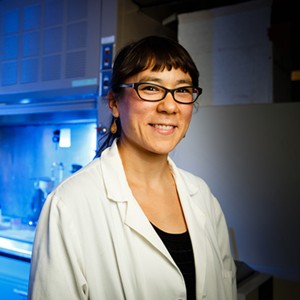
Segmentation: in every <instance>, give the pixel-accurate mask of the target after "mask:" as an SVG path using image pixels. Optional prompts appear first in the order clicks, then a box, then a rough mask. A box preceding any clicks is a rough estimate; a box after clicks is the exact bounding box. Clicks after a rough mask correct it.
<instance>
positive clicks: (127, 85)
mask: <svg viewBox="0 0 300 300" xmlns="http://www.w3.org/2000/svg"><path fill="white" fill-rule="evenodd" d="M141 84H149V85H153V86H157V87H159V88H161V89H163V90H165V93H164V95H163V96H162V98H161V99H158V100H148V99H144V98H142V97H141V96H140V94H139V91H138V87H139V86H140V85H141ZM119 88H132V89H134V90H135V91H136V93H137V95H138V96H139V97H140V99H142V100H143V101H147V102H159V101H161V100H163V99H165V97H166V96H167V94H168V93H171V95H172V97H173V100H174V101H175V102H177V103H180V104H193V103H195V102H196V101H197V99H198V98H199V96H200V95H201V94H202V88H200V87H195V86H192V85H188V86H181V87H178V88H175V89H168V88H166V87H164V86H161V85H159V84H155V83H150V82H134V83H123V84H120V85H119ZM184 88H193V89H196V90H197V91H198V95H197V97H196V98H195V99H193V101H192V102H182V101H178V100H176V99H175V97H174V92H175V91H177V90H180V89H184Z"/></svg>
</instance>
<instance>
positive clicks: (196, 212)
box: [169, 160, 207, 299]
mask: <svg viewBox="0 0 300 300" xmlns="http://www.w3.org/2000/svg"><path fill="white" fill-rule="evenodd" d="M169 163H170V165H171V168H172V172H173V175H174V177H175V180H176V186H177V190H178V194H179V197H180V201H181V206H182V209H183V213H184V216H185V220H186V223H187V227H188V230H189V234H190V238H191V241H192V245H193V252H194V260H195V269H196V293H197V299H202V297H204V296H205V290H204V285H205V273H206V266H207V248H206V243H207V234H206V232H205V226H206V225H205V223H206V217H205V214H204V213H203V211H202V210H201V208H200V207H199V206H198V205H197V203H199V201H201V199H199V198H200V197H201V195H200V193H199V187H197V186H195V185H193V184H190V183H189V182H188V181H184V180H183V178H182V177H181V175H180V174H179V172H178V169H177V167H176V165H175V164H174V163H173V162H172V160H169ZM196 196H197V199H195V197H196Z"/></svg>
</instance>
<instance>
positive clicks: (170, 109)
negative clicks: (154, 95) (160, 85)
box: [157, 91, 178, 114]
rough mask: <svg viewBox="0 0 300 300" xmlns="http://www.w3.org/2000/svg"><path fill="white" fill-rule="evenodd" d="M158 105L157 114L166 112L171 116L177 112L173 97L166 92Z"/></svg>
mask: <svg viewBox="0 0 300 300" xmlns="http://www.w3.org/2000/svg"><path fill="white" fill-rule="evenodd" d="M157 103H158V106H157V109H158V111H159V112H166V113H168V114H173V113H176V112H177V111H178V105H177V102H176V101H175V100H174V98H173V95H172V93H171V92H170V91H168V92H167V94H166V96H165V98H164V99H163V100H161V101H159V102H157Z"/></svg>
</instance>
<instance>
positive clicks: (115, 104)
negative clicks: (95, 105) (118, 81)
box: [107, 91, 119, 118]
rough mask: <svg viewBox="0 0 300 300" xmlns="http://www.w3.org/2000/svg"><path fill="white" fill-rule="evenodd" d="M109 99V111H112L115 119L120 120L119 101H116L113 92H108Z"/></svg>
mask: <svg viewBox="0 0 300 300" xmlns="http://www.w3.org/2000/svg"><path fill="white" fill-rule="evenodd" d="M107 98H108V105H109V109H110V111H111V113H112V115H113V116H114V117H115V118H118V117H119V110H118V101H117V100H116V98H115V96H114V94H113V92H111V91H110V92H108V95H107Z"/></svg>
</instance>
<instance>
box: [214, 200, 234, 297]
mask: <svg viewBox="0 0 300 300" xmlns="http://www.w3.org/2000/svg"><path fill="white" fill-rule="evenodd" d="M212 198H213V212H212V216H213V218H214V222H213V224H215V233H216V237H217V243H218V247H219V251H220V255H221V259H222V263H223V267H224V270H223V274H222V275H223V278H224V280H228V282H229V286H231V290H228V293H229V295H228V296H229V297H230V298H226V299H232V300H236V299H237V286H236V267H235V263H234V260H233V258H232V255H231V249H230V242H229V241H230V240H229V234H228V227H227V222H226V219H225V216H224V213H223V210H222V208H221V206H220V204H219V202H218V201H217V200H216V199H215V197H214V196H212Z"/></svg>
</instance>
